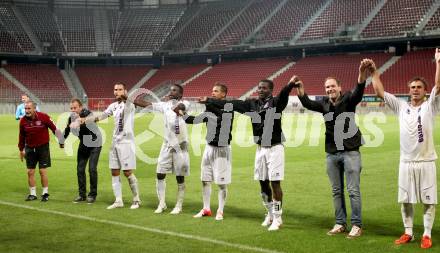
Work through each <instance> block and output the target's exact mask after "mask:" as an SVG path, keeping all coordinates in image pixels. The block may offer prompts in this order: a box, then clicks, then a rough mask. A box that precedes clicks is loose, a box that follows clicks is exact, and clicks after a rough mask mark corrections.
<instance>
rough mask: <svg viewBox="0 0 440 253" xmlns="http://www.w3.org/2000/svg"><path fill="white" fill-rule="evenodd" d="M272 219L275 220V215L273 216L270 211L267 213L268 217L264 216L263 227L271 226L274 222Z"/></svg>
mask: <svg viewBox="0 0 440 253" xmlns="http://www.w3.org/2000/svg"><path fill="white" fill-rule="evenodd" d="M272 221H273V217H272V215H270V214H269V213H267V214H266V218H264V221H263V223H261V226H263V227H267V226H269V225H270V224H272Z"/></svg>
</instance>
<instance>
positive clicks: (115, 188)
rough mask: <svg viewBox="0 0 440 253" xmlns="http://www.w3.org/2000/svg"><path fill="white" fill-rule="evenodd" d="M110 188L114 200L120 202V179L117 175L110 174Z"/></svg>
mask: <svg viewBox="0 0 440 253" xmlns="http://www.w3.org/2000/svg"><path fill="white" fill-rule="evenodd" d="M112 188H113V194H114V195H115V198H116V200H115V202H122V189H121V179H120V177H119V176H112Z"/></svg>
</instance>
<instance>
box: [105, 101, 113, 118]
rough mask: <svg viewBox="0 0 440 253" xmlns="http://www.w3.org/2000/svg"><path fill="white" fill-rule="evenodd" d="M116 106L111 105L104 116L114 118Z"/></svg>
mask: <svg viewBox="0 0 440 253" xmlns="http://www.w3.org/2000/svg"><path fill="white" fill-rule="evenodd" d="M113 111H114V104H110V105H109V106H108V107H107V109H105V110H104V114H105V115H107V117H108V116H113Z"/></svg>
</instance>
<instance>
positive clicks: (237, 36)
mask: <svg viewBox="0 0 440 253" xmlns="http://www.w3.org/2000/svg"><path fill="white" fill-rule="evenodd" d="M280 2H281V0H274V1H266V0H257V1H254V2H253V3H252V4H251V5H250V6H249V7H248V8H247V9H246V10H245V11H244V12H243V13H242V14H241V15H240V16H239V17H238V18H237V19H236V20H235V21H234V22H233V23H232V24H231V25H230V26H228V28H227V29H226V30H225V31H223V32H222V33H221V34H220V35H219V36H218V37H217V38H216V39H215V40H214V41H213V42H212V43H211V45H210V46H209V48H210V49H217V48H225V47H229V46H231V45H236V44H239V43H240V42H241V40H243V38H246V37H247V36H248V35H249V34H250V33H251V32H252V31H253V30H254V29H255V28H256V27H257V26H258V25H259V24H260V23H261V22H262V21H263V20H264V19H265V18H266V17H267V16H268V15H269V14H270V13H271V12H272V11H273V9H275V8H276V7H277V6H278V5H279V3H280Z"/></svg>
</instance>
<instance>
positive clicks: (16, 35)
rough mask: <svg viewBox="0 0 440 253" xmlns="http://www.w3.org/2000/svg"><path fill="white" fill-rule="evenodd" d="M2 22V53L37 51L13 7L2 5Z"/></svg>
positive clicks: (0, 27) (0, 33) (0, 11)
mask: <svg viewBox="0 0 440 253" xmlns="http://www.w3.org/2000/svg"><path fill="white" fill-rule="evenodd" d="M2 2H3V1H2ZM0 21H1V22H0V36H1V37H0V49H1V51H2V52H9V53H23V52H32V51H34V50H35V46H34V45H33V44H32V41H31V40H30V38H29V36H28V34H27V33H26V32H25V30H24V29H23V27H22V25H21V23H20V21H19V20H18V18H17V17H16V16H15V13H14V10H13V7H12V6H11V5H9V4H7V3H0Z"/></svg>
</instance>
